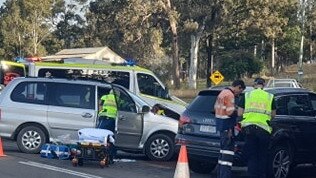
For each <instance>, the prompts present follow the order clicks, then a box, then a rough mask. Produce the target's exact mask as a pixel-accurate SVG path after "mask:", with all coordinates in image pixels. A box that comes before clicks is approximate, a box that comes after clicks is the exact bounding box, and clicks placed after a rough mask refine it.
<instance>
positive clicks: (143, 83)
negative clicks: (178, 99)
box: [137, 73, 171, 100]
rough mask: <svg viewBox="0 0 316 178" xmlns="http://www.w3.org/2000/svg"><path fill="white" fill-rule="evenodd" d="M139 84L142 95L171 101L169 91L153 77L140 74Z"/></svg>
mask: <svg viewBox="0 0 316 178" xmlns="http://www.w3.org/2000/svg"><path fill="white" fill-rule="evenodd" d="M137 83H138V88H139V92H140V93H142V94H145V95H150V96H155V97H158V98H162V99H168V100H171V99H170V97H169V94H168V91H167V90H166V89H164V88H163V87H162V86H161V85H160V83H159V82H158V81H157V80H156V79H155V78H154V77H153V76H151V75H148V74H144V73H138V74H137Z"/></svg>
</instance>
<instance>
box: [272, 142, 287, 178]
mask: <svg viewBox="0 0 316 178" xmlns="http://www.w3.org/2000/svg"><path fill="white" fill-rule="evenodd" d="M291 163H292V153H291V151H290V149H289V148H288V147H287V146H286V145H280V146H276V147H273V148H272V152H271V156H270V161H269V167H268V169H269V170H268V172H269V174H270V176H269V177H273V178H286V177H288V176H289V173H290V168H291Z"/></svg>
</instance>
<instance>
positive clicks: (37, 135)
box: [16, 126, 46, 154]
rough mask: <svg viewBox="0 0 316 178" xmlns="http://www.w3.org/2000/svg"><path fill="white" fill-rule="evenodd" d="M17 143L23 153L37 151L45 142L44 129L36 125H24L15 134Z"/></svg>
mask: <svg viewBox="0 0 316 178" xmlns="http://www.w3.org/2000/svg"><path fill="white" fill-rule="evenodd" d="M16 141H17V145H18V147H19V149H20V150H21V151H22V152H24V153H31V154H34V153H39V152H40V151H41V148H42V145H43V144H45V143H46V135H45V133H44V131H43V130H42V129H41V128H39V127H36V126H27V127H24V128H23V129H22V130H21V131H20V132H19V134H18V136H17V140H16Z"/></svg>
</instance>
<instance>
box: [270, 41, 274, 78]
mask: <svg viewBox="0 0 316 178" xmlns="http://www.w3.org/2000/svg"><path fill="white" fill-rule="evenodd" d="M274 47H275V41H274V39H272V43H271V48H272V49H271V75H272V76H274V71H275V59H274V52H275V51H274Z"/></svg>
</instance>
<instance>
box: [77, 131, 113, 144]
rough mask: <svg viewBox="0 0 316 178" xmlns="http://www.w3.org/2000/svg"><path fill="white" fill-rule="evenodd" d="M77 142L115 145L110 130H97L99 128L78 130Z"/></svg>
mask: <svg viewBox="0 0 316 178" xmlns="http://www.w3.org/2000/svg"><path fill="white" fill-rule="evenodd" d="M78 136H79V142H91V143H102V144H106V143H107V142H108V140H107V139H108V137H109V139H110V140H109V142H111V143H113V144H114V143H115V140H114V138H113V136H114V134H113V132H112V131H110V130H106V129H99V128H84V129H80V130H78Z"/></svg>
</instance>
